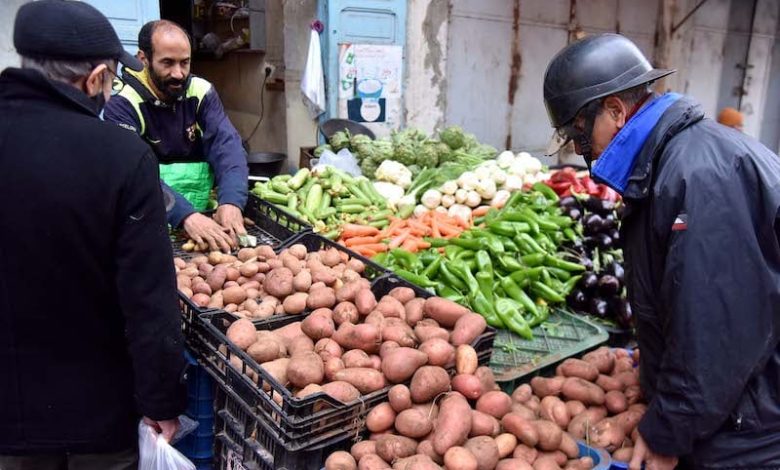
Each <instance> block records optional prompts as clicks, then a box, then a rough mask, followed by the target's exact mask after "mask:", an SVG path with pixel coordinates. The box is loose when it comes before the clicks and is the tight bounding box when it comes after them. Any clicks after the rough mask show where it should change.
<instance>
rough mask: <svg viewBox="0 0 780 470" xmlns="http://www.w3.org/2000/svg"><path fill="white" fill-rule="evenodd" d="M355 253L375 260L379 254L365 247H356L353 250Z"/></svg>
mask: <svg viewBox="0 0 780 470" xmlns="http://www.w3.org/2000/svg"><path fill="white" fill-rule="evenodd" d="M353 250H354V251H355V253H357V254H359V255H362V256H365V257H366V258H373V257H374V256H376V255H377V252H376V251H374V250H368V249H366V248H365V246H356V247H354V248H353Z"/></svg>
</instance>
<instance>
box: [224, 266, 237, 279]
mask: <svg viewBox="0 0 780 470" xmlns="http://www.w3.org/2000/svg"><path fill="white" fill-rule="evenodd" d="M239 277H241V273H240V272H239V271H238V269H236V268H233V267H230V266H228V268H227V270H226V275H225V279H227V280H228V281H237V280H238V278H239Z"/></svg>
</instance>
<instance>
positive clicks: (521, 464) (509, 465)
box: [496, 458, 534, 470]
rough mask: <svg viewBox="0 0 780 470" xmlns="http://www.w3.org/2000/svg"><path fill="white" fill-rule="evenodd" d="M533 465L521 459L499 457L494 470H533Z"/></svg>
mask: <svg viewBox="0 0 780 470" xmlns="http://www.w3.org/2000/svg"><path fill="white" fill-rule="evenodd" d="M533 468H534V467H533V466H532V465H531V464H530V463H528V462H526V461H525V460H523V459H515V458H512V459H501V460H499V461H498V464H496V470H533Z"/></svg>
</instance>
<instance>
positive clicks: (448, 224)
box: [339, 211, 471, 258]
mask: <svg viewBox="0 0 780 470" xmlns="http://www.w3.org/2000/svg"><path fill="white" fill-rule="evenodd" d="M469 227H471V221H465V220H463V219H461V218H459V217H450V216H449V215H447V214H444V213H442V212H437V211H429V212H426V213H425V214H424V215H422V216H420V217H414V218H410V219H398V218H391V219H390V225H388V226H387V227H385V228H384V229H382V230H380V229H378V228H375V227H371V226H368V225H359V224H345V225H344V226H343V227H342V231H341V237H340V238H339V243H341V244H342V245H344V246H346V247H348V248H349V249H351V250H353V251H355V252H357V253H359V254H361V255H363V256H365V257H367V258H370V257H372V256H374V255H376V254H378V253H382V252H385V251H388V250H392V249H393V248H402V249H404V250H406V251H409V252H411V253H417V252H418V251H420V250H424V249H426V248H429V247H430V246H431V244H430V243H428V242H427V241H425V238H426V237H431V238H453V237H457V236H458V235H460V234H461V232H463V231H464V230H466V229H468V228H469Z"/></svg>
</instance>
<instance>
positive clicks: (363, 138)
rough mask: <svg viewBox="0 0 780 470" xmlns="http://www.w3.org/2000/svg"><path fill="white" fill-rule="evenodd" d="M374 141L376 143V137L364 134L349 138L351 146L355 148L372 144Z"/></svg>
mask: <svg viewBox="0 0 780 470" xmlns="http://www.w3.org/2000/svg"><path fill="white" fill-rule="evenodd" d="M373 143H374V139H372V138H371V137H369V136H367V135H363V134H357V135H353V136H352V138H350V139H349V146H350V148H353V149H356V148H358V147H361V146H364V145H372V144H373Z"/></svg>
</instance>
